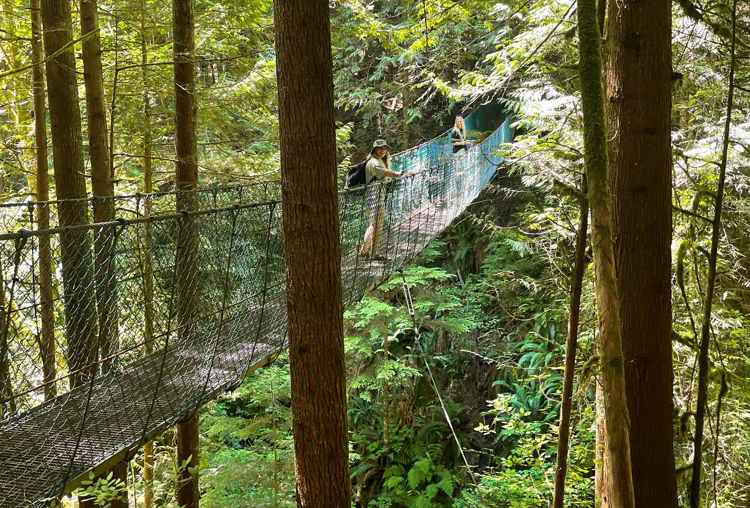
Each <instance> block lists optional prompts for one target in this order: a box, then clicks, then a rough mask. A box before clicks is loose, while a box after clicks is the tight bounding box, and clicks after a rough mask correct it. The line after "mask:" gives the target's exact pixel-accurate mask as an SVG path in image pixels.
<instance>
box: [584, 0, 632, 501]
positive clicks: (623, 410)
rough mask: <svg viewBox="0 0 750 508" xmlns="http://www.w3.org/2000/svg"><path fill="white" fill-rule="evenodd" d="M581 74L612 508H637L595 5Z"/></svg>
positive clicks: (591, 3)
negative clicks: (608, 181) (631, 455)
mask: <svg viewBox="0 0 750 508" xmlns="http://www.w3.org/2000/svg"><path fill="white" fill-rule="evenodd" d="M578 33H579V52H580V60H579V71H580V76H581V101H582V105H583V119H584V147H585V157H584V159H585V163H586V177H587V180H588V186H589V193H588V196H589V203H590V206H591V215H592V221H591V222H592V243H593V247H594V264H595V267H596V303H597V310H598V313H599V342H598V352H599V374H600V375H599V380H600V383H601V385H602V391H603V393H602V395H603V402H604V418H605V421H606V428H607V435H606V441H607V450H606V451H607V454H608V457H607V458H608V460H607V461H606V462H607V468H608V476H609V482H610V487H611V489H610V491H611V494H610V496H611V499H610V501H611V503H610V505H611V506H612V507H613V508H634V507H635V502H634V499H633V480H632V469H631V465H630V437H629V432H628V423H629V419H628V407H627V400H626V396H625V373H624V364H623V363H624V362H623V354H622V339H621V335H620V302H619V299H618V295H617V279H616V272H615V253H614V243H613V238H612V214H611V210H610V196H609V189H608V185H607V138H606V130H605V124H604V100H603V94H602V77H601V74H602V58H601V35H600V32H599V26H598V24H597V10H596V0H579V1H578Z"/></svg>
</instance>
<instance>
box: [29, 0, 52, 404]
mask: <svg viewBox="0 0 750 508" xmlns="http://www.w3.org/2000/svg"><path fill="white" fill-rule="evenodd" d="M31 60H32V63H34V64H35V65H34V67H33V68H32V82H33V89H34V141H35V145H36V200H37V201H40V202H42V204H40V205H39V206H38V207H37V227H38V229H40V230H45V229H49V226H50V224H49V206H48V205H47V204H46V203H44V202H46V201H49V167H48V165H47V111H46V106H45V102H46V101H45V96H44V94H45V88H44V67H43V65H42V64H41V63H40V62H41V61H42V60H43V51H42V13H41V5H40V0H31ZM54 299H55V293H54V285H53V282H52V248H51V245H50V238H49V235H40V236H39V303H40V312H39V313H40V315H41V319H42V326H41V330H40V336H39V347H40V349H41V351H40V356H41V358H42V372H43V374H44V398H45V400H50V399H53V398H55V396H56V395H57V385H56V384H55V383H54V379H55V377H56V376H57V366H56V363H55V314H54V309H53V301H54Z"/></svg>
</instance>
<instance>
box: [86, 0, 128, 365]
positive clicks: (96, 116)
mask: <svg viewBox="0 0 750 508" xmlns="http://www.w3.org/2000/svg"><path fill="white" fill-rule="evenodd" d="M80 8H81V35H86V34H88V33H91V32H93V33H94V35H92V36H91V37H89V38H87V39H86V40H85V41H84V42H83V70H84V73H83V81H84V83H85V85H86V112H87V116H88V136H89V156H90V159H91V188H92V191H93V194H94V197H95V198H99V199H95V200H94V222H108V221H111V220H112V219H114V217H115V203H114V201H113V200H112V199H111V198H112V197H113V196H114V186H113V183H112V178H111V176H110V167H109V148H108V147H107V112H106V107H105V106H104V78H103V76H102V59H101V49H100V44H99V20H98V16H97V12H96V9H97V5H96V0H81V1H80ZM114 240H115V238H114V235H113V234H112V229H111V228H109V227H107V228H101V229H97V230H96V238H95V239H94V250H95V253H96V254H95V256H96V257H95V263H96V304H97V311H98V315H99V350H100V354H101V357H102V358H103V359H104V358H107V357H109V356H110V355H111V354H112V353H114V352H115V351H117V350H118V349H119V348H118V346H117V342H119V341H118V339H117V291H116V286H115V263H114V253H115V251H114V247H115V242H114ZM111 363H112V362H111V361H105V362H104V363H103V364H102V369H103V370H106V369H108V368H109V366H110V365H111Z"/></svg>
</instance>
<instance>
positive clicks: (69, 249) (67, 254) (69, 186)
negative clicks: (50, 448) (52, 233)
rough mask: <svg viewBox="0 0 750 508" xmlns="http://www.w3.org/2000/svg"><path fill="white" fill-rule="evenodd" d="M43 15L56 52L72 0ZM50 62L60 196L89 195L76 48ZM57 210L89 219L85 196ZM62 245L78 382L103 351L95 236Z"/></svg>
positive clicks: (69, 35) (64, 239)
mask: <svg viewBox="0 0 750 508" xmlns="http://www.w3.org/2000/svg"><path fill="white" fill-rule="evenodd" d="M42 20H43V22H44V49H45V52H46V53H47V54H48V55H52V54H55V53H57V52H58V51H59V50H60V49H61V48H62V47H63V46H65V45H66V44H69V43H70V42H71V41H72V40H73V24H72V21H71V12H70V1H69V0H43V1H42ZM46 67H47V84H48V91H49V111H50V124H51V127H52V153H53V161H54V169H55V188H56V191H57V198H58V199H62V200H66V199H78V198H85V197H86V181H85V179H84V176H83V174H84V172H83V144H82V141H81V138H82V135H81V111H80V109H79V107H78V83H77V80H76V74H75V58H74V55H73V48H72V47H71V48H70V49H68V50H67V51H64V52H62V53H60V54H58V55H57V56H56V57H54V58H52V59H50V60H49V61H48V62H47V65H46ZM58 210H59V222H60V225H61V226H72V225H79V224H88V222H89V219H88V213H87V206H86V201H84V200H78V201H72V202H62V203H60V204H59V205H58ZM60 250H61V254H62V274H63V291H64V302H65V329H66V334H67V339H68V368H69V371H70V372H72V373H73V374H72V375H71V377H70V385H71V387H75V386H78V385H79V384H81V383H83V382H85V381H86V379H88V378H89V376H91V375H94V373H95V372H96V366H95V365H96V363H95V362H96V360H97V355H98V347H97V323H96V304H95V302H94V298H93V296H92V294H93V292H94V291H93V290H94V287H93V286H94V276H93V273H92V269H91V238H90V235H89V234H88V232H87V231H84V230H74V231H64V232H61V233H60Z"/></svg>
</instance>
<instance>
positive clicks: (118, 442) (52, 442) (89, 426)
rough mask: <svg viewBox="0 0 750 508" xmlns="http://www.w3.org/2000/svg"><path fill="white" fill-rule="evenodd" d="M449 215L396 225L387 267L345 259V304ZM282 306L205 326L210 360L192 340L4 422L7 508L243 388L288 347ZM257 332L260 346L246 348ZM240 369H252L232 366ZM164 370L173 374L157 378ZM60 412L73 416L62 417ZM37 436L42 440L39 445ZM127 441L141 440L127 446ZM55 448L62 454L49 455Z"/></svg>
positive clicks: (30, 501)
mask: <svg viewBox="0 0 750 508" xmlns="http://www.w3.org/2000/svg"><path fill="white" fill-rule="evenodd" d="M442 210H444V207H441V206H440V205H438V204H427V205H425V206H423V207H421V208H419V209H418V210H416V211H414V213H412V214H410V215H409V217H408V218H407V219H405V220H402V221H401V222H400V223H399V224H398V225H396V227H392V228H389V229H388V230H389V231H391V232H392V234H390V235H389V236H388V237H387V238H384V239H383V248H382V250H383V251H384V252H386V253H388V257H387V258H386V260H385V261H381V260H374V259H367V260H365V259H364V258H360V257H359V256H357V255H356V253H355V252H354V253H352V252H350V253H349V255H345V256H344V259H343V260H342V261H343V262H342V279H343V280H344V281H348V284H345V286H344V287H345V291H344V293H345V298H346V293H347V291H346V290H347V289H349V290H350V291H349V292H348V293H349V298H348V300H349V302H347V303H351V302H353V301H356V300H358V299H359V297H361V295H362V294H363V293H364V291H365V290H366V289H367V288H368V287H372V286H374V285H376V284H377V283H379V282H382V281H384V280H385V279H386V278H387V277H388V276H389V275H390V274H391V273H392V272H393V271H394V270H396V269H397V268H400V267H401V266H402V265H403V264H404V263H405V262H406V261H408V260H409V259H410V258H411V257H412V256H413V255H414V254H416V253H418V252H419V251H420V250H421V249H422V248H423V247H424V246H425V245H426V244H427V243H428V242H429V241H430V240H431V239H432V238H434V237H435V236H436V235H437V234H438V233H439V232H440V231H441V230H442V229H443V228H444V227H445V225H446V224H445V221H446V219H448V217H447V216H445V215H444V214H443V213H442ZM451 219H452V217H451ZM363 264H364V265H366V266H367V270H363V266H362V265H363ZM357 265H360V266H359V267H358V266H357ZM363 272H364V273H363ZM284 304H285V294H284V293H279V294H277V295H275V296H274V297H273V299H272V300H268V301H267V302H266V308H265V310H263V312H262V313H263V314H264V316H263V323H262V327H263V329H262V330H261V331H259V330H258V323H257V321H258V320H259V319H260V315H261V309H260V308H258V307H256V308H254V309H248V310H247V312H244V313H243V312H240V313H236V314H235V315H234V316H233V317H232V318H230V319H228V320H227V322H226V323H223V324H222V328H223V330H222V332H221V333H219V330H216V329H214V330H212V329H208V330H205V331H204V332H203V333H200V334H198V335H199V336H200V339H202V340H205V339H206V338H210V337H214V338H215V340H217V341H218V342H217V344H216V356H215V358H214V361H213V362H212V363H211V362H207V361H206V359H205V358H200V357H197V356H196V353H198V352H199V351H202V350H204V349H205V348H204V347H200V348H199V347H196V346H195V345H192V344H190V342H188V343H185V344H176V345H173V346H170V347H168V348H166V349H164V348H162V349H160V350H158V351H156V352H154V353H152V354H150V355H148V356H145V357H143V358H141V359H139V360H136V361H135V362H133V363H130V364H128V365H126V366H123V367H116V368H115V369H113V370H112V371H111V372H109V373H108V374H105V375H102V376H98V377H97V378H96V379H95V380H94V382H93V384H85V385H83V386H79V387H77V388H75V389H73V390H71V391H70V392H68V393H66V394H64V395H62V396H60V397H57V398H55V399H53V400H52V401H50V402H48V403H44V404H42V405H40V406H38V407H36V408H34V409H32V410H30V411H27V412H26V413H24V414H23V415H21V416H20V417H17V418H15V419H12V420H11V421H9V422H6V423H5V424H4V425H3V427H2V428H0V464H4V465H5V466H6V467H3V468H1V469H0V485H15V486H16V488H14V489H10V492H11V493H16V494H15V495H4V496H2V497H0V508H16V507H19V506H40V505H41V504H43V501H40V500H44V499H46V498H51V497H55V496H57V495H59V494H60V493H70V491H71V490H72V489H74V488H75V487H78V486H80V480H81V479H82V478H85V475H86V474H87V473H88V472H89V471H92V470H96V471H101V470H104V469H106V468H105V467H103V466H106V465H108V464H109V465H111V464H110V462H112V461H110V460H108V459H111V458H113V457H127V456H129V455H131V454H132V453H135V451H136V450H137V449H138V448H139V447H140V446H142V445H143V444H144V443H146V442H148V441H149V440H151V439H153V438H154V437H156V436H158V435H159V434H160V433H162V432H163V431H164V430H166V429H168V428H169V427H171V426H173V425H175V424H176V423H178V422H179V421H181V420H182V419H184V418H185V417H187V416H188V415H189V414H190V413H191V412H192V411H193V410H194V409H195V408H196V407H199V406H201V405H202V404H205V403H206V402H208V401H210V400H212V399H214V398H215V397H216V396H218V395H219V394H220V393H222V392H225V391H227V390H230V389H232V388H234V387H236V385H237V384H239V382H240V381H241V379H242V377H243V376H244V374H245V371H246V370H253V367H255V366H258V365H262V364H263V363H265V362H266V361H267V359H268V358H269V357H270V356H272V355H273V354H275V353H277V352H279V351H280V350H282V349H283V348H284V347H285V333H286V309H285V307H284ZM259 333H260V336H261V337H263V341H262V342H256V341H255V340H252V341H247V337H258V336H259V335H258V334H259ZM270 338H273V339H274V340H271V341H269V340H268V339H270ZM162 363H163V367H162ZM238 364H242V365H246V366H247V367H246V369H241V370H237V369H235V368H233V366H235V365H238ZM209 369H210V370H211V372H210V373H209V372H208V370H209ZM161 371H163V372H164V373H166V374H164V375H163V376H162V377H161V378H160V377H159V372H161ZM206 379H208V382H206ZM191 380H192V382H191ZM157 384H158V389H157ZM89 391H91V395H90V397H89ZM155 392H156V393H157V396H156V398H154V397H153V394H154V393H155ZM87 400H96V401H99V403H97V404H90V405H89V406H90V407H89V408H88V410H87V407H86V406H87V404H86V401H87ZM101 401H107V402H106V403H105V404H102V403H101ZM152 404H153V409H150V408H151V405H152ZM61 413H63V414H66V415H72V416H70V417H68V418H65V419H60V418H58V417H57V416H58V415H59V414H61ZM149 414H150V417H149ZM82 425H83V428H81V426H82ZM144 429H145V430H144ZM79 435H80V440H79ZM39 436H44V437H43V438H42V439H41V440H40V439H39ZM130 436H138V438H137V439H132V438H130V439H123V438H127V437H130ZM51 449H54V450H56V452H55V454H54V455H53V456H51V457H50V454H49V450H51ZM35 450H38V451H39V452H40V453H34V451H35ZM41 451H45V452H46V455H45V456H46V460H45V461H44V462H43V463H39V462H38V458H39V457H41V456H42V453H41ZM71 457H73V460H72V462H71ZM102 472H103V471H102Z"/></svg>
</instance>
